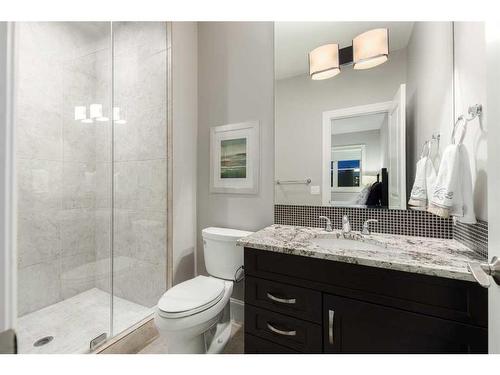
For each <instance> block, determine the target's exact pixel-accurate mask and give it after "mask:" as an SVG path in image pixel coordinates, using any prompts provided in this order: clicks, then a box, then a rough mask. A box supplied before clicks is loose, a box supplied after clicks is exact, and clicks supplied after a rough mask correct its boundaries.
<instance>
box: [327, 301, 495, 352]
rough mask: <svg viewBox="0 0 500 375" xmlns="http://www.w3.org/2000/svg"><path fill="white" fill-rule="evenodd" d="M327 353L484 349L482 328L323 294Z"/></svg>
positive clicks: (485, 341) (468, 350) (485, 345)
mask: <svg viewBox="0 0 500 375" xmlns="http://www.w3.org/2000/svg"><path fill="white" fill-rule="evenodd" d="M323 298H324V300H323V309H324V311H323V345H324V351H325V352H327V353H487V351H488V336H487V330H486V329H484V328H480V327H476V326H470V325H466V324H462V323H457V322H453V321H448V320H444V319H439V318H434V317H429V316H426V315H421V314H416V313H412V312H408V311H404V310H398V309H394V308H390V307H384V306H379V305H375V304H371V303H366V302H361V301H357V300H352V299H349V298H344V297H338V296H332V295H324V297H323Z"/></svg>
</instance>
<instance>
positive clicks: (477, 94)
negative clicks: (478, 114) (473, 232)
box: [455, 22, 488, 220]
mask: <svg viewBox="0 0 500 375" xmlns="http://www.w3.org/2000/svg"><path fill="white" fill-rule="evenodd" d="M474 104H482V105H483V106H484V107H485V110H486V109H487V107H486V39H485V28H484V22H455V118H458V116H460V115H462V114H465V115H467V109H468V107H469V106H471V105H474ZM487 132H488V127H487V114H486V115H485V116H484V117H483V121H482V124H480V122H479V119H476V120H474V121H472V122H470V123H469V124H468V126H467V133H466V136H465V139H464V144H465V145H466V147H467V151H468V152H469V158H470V164H471V170H472V182H473V185H474V208H475V210H476V216H477V217H479V218H481V219H483V220H488V168H487V161H488V154H487V143H488V142H487V134H488V133H487Z"/></svg>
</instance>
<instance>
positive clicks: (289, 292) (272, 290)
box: [245, 277, 321, 323]
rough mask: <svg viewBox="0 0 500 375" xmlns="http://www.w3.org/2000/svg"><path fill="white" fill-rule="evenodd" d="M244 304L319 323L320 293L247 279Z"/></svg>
mask: <svg viewBox="0 0 500 375" xmlns="http://www.w3.org/2000/svg"><path fill="white" fill-rule="evenodd" d="M245 300H246V303H249V304H251V305H255V306H258V307H263V308H265V309H268V310H272V311H275V312H279V313H283V314H287V315H291V316H293V317H296V318H299V319H304V320H309V321H311V322H315V323H321V293H320V292H318V291H315V290H311V289H305V288H300V287H297V286H292V285H288V284H282V283H277V282H274V281H269V280H264V279H257V278H255V277H247V278H246V279H245Z"/></svg>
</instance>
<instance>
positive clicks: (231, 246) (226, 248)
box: [201, 227, 252, 280]
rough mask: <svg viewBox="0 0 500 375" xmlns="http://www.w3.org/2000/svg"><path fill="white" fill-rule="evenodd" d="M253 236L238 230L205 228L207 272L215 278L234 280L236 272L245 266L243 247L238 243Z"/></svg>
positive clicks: (203, 233) (204, 241)
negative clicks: (239, 240)
mask: <svg viewBox="0 0 500 375" xmlns="http://www.w3.org/2000/svg"><path fill="white" fill-rule="evenodd" d="M250 234H252V232H247V231H243V230H237V229H229V228H215V227H210V228H205V229H203V230H202V231H201V235H202V237H203V254H204V255H205V267H206V268H207V272H208V273H209V274H210V275H211V276H214V277H217V278H219V279H225V280H234V279H235V275H236V272H237V271H238V269H239V268H240V267H241V266H243V247H240V246H236V241H237V240H238V239H240V238H242V237H246V236H248V235H250Z"/></svg>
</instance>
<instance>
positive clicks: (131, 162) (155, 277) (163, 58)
mask: <svg viewBox="0 0 500 375" xmlns="http://www.w3.org/2000/svg"><path fill="white" fill-rule="evenodd" d="M113 46H114V50H113V52H114V53H113V62H114V64H113V82H114V83H113V101H114V116H115V118H114V128H113V130H114V132H113V133H114V134H113V156H114V157H113V173H114V195H113V199H114V201H113V203H114V204H113V205H114V215H113V222H114V223H113V227H114V233H113V244H114V246H113V258H114V267H113V296H114V303H113V306H114V311H113V331H114V332H116V333H118V332H121V331H122V330H124V329H125V328H127V327H129V326H130V325H131V324H133V323H135V322H137V321H138V320H140V319H142V318H145V317H146V316H148V315H149V314H151V313H152V312H153V307H154V306H156V304H157V302H158V300H159V298H160V297H161V295H162V294H163V293H164V292H165V289H166V283H167V281H166V275H167V272H166V271H167V266H166V256H167V97H166V95H167V24H166V23H165V22H113Z"/></svg>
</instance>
